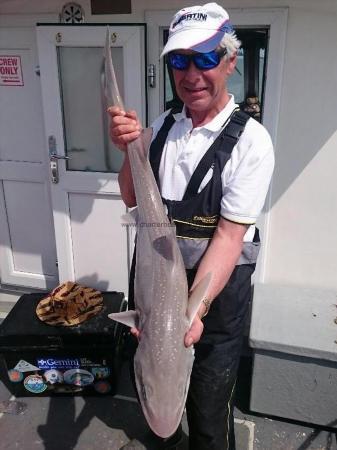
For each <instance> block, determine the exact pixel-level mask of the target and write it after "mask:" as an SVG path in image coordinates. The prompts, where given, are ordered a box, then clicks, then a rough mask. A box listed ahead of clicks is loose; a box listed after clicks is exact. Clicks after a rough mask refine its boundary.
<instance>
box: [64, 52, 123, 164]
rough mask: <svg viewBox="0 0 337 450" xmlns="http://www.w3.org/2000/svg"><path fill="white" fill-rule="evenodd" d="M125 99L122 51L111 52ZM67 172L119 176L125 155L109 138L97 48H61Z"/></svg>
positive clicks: (102, 77)
mask: <svg viewBox="0 0 337 450" xmlns="http://www.w3.org/2000/svg"><path fill="white" fill-rule="evenodd" d="M111 54H112V58H113V61H114V66H115V70H116V77H117V81H118V86H119V87H120V89H121V94H122V96H123V92H124V86H123V49H122V48H118V47H114V48H112V49H111ZM59 62H60V80H61V90H62V108H63V122H64V130H65V145H66V155H67V156H69V157H70V159H69V161H67V170H80V171H90V172H118V171H119V170H120V167H121V164H122V160H123V155H122V153H121V152H120V151H119V150H117V149H116V148H115V147H114V146H113V145H112V144H111V141H110V139H109V136H108V116H107V113H106V109H107V105H106V104H105V98H104V95H103V92H104V91H103V86H104V59H103V50H102V48H98V47H88V48H86V47H59Z"/></svg>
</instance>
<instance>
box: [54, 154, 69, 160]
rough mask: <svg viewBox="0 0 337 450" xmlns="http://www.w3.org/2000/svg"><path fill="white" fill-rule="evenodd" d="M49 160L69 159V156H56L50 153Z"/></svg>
mask: <svg viewBox="0 0 337 450" xmlns="http://www.w3.org/2000/svg"><path fill="white" fill-rule="evenodd" d="M50 159H70V158H69V156H62V155H56V154H55V153H52V154H51V155H50Z"/></svg>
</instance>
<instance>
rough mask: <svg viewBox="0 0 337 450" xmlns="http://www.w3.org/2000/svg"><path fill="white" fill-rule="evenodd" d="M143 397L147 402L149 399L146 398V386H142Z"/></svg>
mask: <svg viewBox="0 0 337 450" xmlns="http://www.w3.org/2000/svg"><path fill="white" fill-rule="evenodd" d="M142 396H143V399H144V400H145V401H146V400H147V397H146V389H145V386H144V384H142Z"/></svg>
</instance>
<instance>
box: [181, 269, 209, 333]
mask: <svg viewBox="0 0 337 450" xmlns="http://www.w3.org/2000/svg"><path fill="white" fill-rule="evenodd" d="M211 280H212V274H211V272H208V273H207V274H206V275H205V276H204V277H203V278H202V279H201V280H200V281H199V283H198V284H197V285H196V286H195V288H194V289H193V291H192V292H191V294H190V296H189V299H188V305H187V311H186V317H187V319H188V321H189V323H190V325H191V324H192V322H193V319H194V318H195V316H196V314H197V312H198V310H199V308H200V305H201V303H202V301H203V299H204V298H205V297H206V296H207V292H208V288H209V285H210V283H211Z"/></svg>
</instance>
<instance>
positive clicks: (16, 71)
mask: <svg viewBox="0 0 337 450" xmlns="http://www.w3.org/2000/svg"><path fill="white" fill-rule="evenodd" d="M0 86H23V76H22V66H21V56H10V55H9V56H4V55H0Z"/></svg>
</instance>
